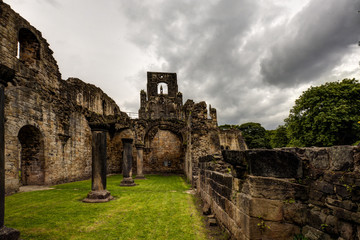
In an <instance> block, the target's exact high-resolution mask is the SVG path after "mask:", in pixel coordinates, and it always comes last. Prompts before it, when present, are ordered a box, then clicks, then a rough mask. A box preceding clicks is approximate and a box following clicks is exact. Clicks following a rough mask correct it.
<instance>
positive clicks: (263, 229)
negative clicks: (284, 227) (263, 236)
mask: <svg viewBox="0 0 360 240" xmlns="http://www.w3.org/2000/svg"><path fill="white" fill-rule="evenodd" d="M258 218H259V219H260V222H259V223H258V224H257V227H258V228H259V230H260V232H261V233H263V232H265V230H266V229H270V226H268V225H266V223H265V221H264V219H263V218H262V217H261V216H259V217H258Z"/></svg>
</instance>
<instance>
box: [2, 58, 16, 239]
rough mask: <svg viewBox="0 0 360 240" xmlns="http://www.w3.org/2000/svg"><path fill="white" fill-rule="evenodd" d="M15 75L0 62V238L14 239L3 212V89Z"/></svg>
mask: <svg viewBox="0 0 360 240" xmlns="http://www.w3.org/2000/svg"><path fill="white" fill-rule="evenodd" d="M14 76H15V71H14V70H13V69H10V68H8V67H6V66H5V65H2V64H0V239H11V240H16V239H19V237H20V232H19V231H18V230H15V229H12V228H8V227H5V226H4V213H5V137H4V135H5V133H4V123H5V117H4V115H5V114H4V107H5V93H4V89H5V87H6V86H7V83H8V82H11V81H12V80H13V78H14Z"/></svg>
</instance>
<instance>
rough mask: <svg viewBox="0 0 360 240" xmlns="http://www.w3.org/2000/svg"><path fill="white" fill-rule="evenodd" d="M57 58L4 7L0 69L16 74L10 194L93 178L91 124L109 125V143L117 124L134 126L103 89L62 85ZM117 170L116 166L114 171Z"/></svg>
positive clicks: (8, 111)
mask: <svg viewBox="0 0 360 240" xmlns="http://www.w3.org/2000/svg"><path fill="white" fill-rule="evenodd" d="M52 53H53V52H52V51H51V49H50V48H49V44H48V43H47V41H46V40H45V39H44V38H42V35H41V33H40V32H39V31H38V30H36V29H35V28H34V27H33V26H31V25H30V24H29V23H28V22H27V21H26V20H25V19H23V18H22V17H21V16H19V15H18V14H17V13H15V12H14V11H13V10H12V9H11V8H10V7H9V6H8V5H7V4H5V3H3V2H0V64H1V65H5V66H7V67H9V68H11V69H14V70H15V78H14V83H13V84H10V85H9V86H8V87H7V88H6V90H5V95H6V102H5V116H6V122H5V170H6V192H7V193H10V192H13V191H17V189H18V188H19V186H21V185H23V184H46V185H48V184H55V183H59V182H68V181H74V180H78V179H84V178H88V177H90V175H91V129H90V127H89V124H88V122H89V121H99V122H104V123H107V124H109V126H110V131H109V133H108V135H109V139H111V136H113V135H114V133H115V131H116V129H115V123H119V124H118V125H120V126H119V128H121V127H123V126H122V125H128V124H129V119H128V117H127V115H126V114H125V113H122V112H121V111H120V109H119V107H118V106H117V105H116V103H115V102H114V101H113V100H112V99H111V98H109V97H108V96H107V95H106V94H104V93H103V91H101V90H100V89H99V88H97V87H95V86H93V85H90V84H86V83H84V82H82V81H81V80H79V79H75V78H70V79H68V80H67V81H64V80H61V74H60V72H59V69H58V66H57V63H56V61H55V59H54V58H53V55H52ZM111 126H112V127H111ZM31 133H36V134H35V136H37V137H34V136H32V135H33V134H31ZM116 141H118V140H116ZM112 151H115V152H116V153H111V152H112ZM109 152H110V156H111V157H112V158H115V156H117V155H121V149H118V148H111V149H109ZM118 165H121V163H120V161H119V162H118ZM118 169H119V168H118V167H115V166H113V165H111V170H112V171H117V170H118Z"/></svg>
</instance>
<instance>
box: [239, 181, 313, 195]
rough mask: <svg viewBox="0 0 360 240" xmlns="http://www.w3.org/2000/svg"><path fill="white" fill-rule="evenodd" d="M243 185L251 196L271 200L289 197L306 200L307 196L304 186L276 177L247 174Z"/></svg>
mask: <svg viewBox="0 0 360 240" xmlns="http://www.w3.org/2000/svg"><path fill="white" fill-rule="evenodd" d="M244 186H245V187H246V188H248V193H249V194H250V195H251V196H252V197H257V198H267V199H273V200H286V199H290V198H291V199H303V200H306V199H307V198H308V194H307V187H306V186H303V185H300V184H296V183H292V182H290V181H288V180H283V179H278V178H267V177H255V176H249V179H248V181H247V182H245V183H244ZM243 191H244V189H243ZM244 192H245V191H244Z"/></svg>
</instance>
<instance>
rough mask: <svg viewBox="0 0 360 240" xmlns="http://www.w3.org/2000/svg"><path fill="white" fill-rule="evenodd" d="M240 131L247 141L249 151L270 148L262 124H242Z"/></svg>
mask: <svg viewBox="0 0 360 240" xmlns="http://www.w3.org/2000/svg"><path fill="white" fill-rule="evenodd" d="M239 129H240V130H241V132H242V135H243V137H244V139H245V142H246V145H247V146H248V148H249V149H252V148H270V143H269V139H268V138H267V135H266V130H265V128H263V127H262V126H261V124H260V123H254V122H248V123H244V124H241V125H240V126H239Z"/></svg>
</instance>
